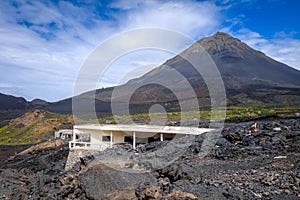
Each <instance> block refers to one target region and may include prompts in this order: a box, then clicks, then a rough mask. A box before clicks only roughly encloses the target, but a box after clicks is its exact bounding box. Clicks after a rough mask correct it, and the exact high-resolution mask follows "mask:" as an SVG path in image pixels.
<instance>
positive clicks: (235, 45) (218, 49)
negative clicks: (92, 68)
mask: <svg viewBox="0 0 300 200" xmlns="http://www.w3.org/2000/svg"><path fill="white" fill-rule="evenodd" d="M199 44H200V45H201V46H202V47H203V48H204V49H205V50H206V51H207V53H208V54H209V55H210V56H211V58H212V59H213V61H214V62H215V64H216V66H217V68H218V70H219V71H220V74H221V77H222V79H223V81H224V86H225V88H226V93H227V97H228V103H229V104H240V105H243V104H269V105H270V106H271V105H276V106H278V105H279V106H280V105H294V104H297V102H298V104H299V102H300V98H299V97H300V71H298V70H296V69H294V68H291V67H289V66H287V65H285V64H283V63H280V62H278V61H276V60H274V59H272V58H270V57H268V56H266V55H265V54H263V53H262V52H260V51H256V50H254V49H252V48H251V47H249V46H248V45H247V44H245V43H243V42H241V41H240V40H239V39H237V38H233V37H232V36H230V35H228V34H226V33H221V32H218V33H216V34H214V35H213V36H211V37H207V38H203V39H201V40H199V41H198V42H197V43H196V44H194V45H192V46H191V47H189V48H188V49H186V50H185V51H183V52H182V53H181V54H179V55H177V56H175V57H174V58H171V59H169V60H168V61H166V62H165V63H164V64H163V65H162V66H160V67H158V68H156V69H154V70H152V71H150V72H148V73H146V74H145V75H143V76H142V77H140V78H137V79H133V80H131V81H129V82H128V83H126V84H125V85H122V86H119V88H120V89H119V90H120V91H128V90H130V89H131V88H133V87H134V86H136V85H142V86H143V87H141V88H139V89H137V91H136V92H135V93H134V94H133V95H132V98H131V103H134V104H139V103H142V102H143V103H149V104H152V103H154V102H168V101H171V102H173V101H176V98H174V95H172V94H171V93H170V92H168V91H167V90H166V88H165V87H161V86H158V85H155V84H146V83H150V82H152V83H164V84H166V85H171V86H172V85H176V90H177V91H179V92H180V93H181V94H182V95H180V96H183V97H184V98H186V97H188V96H189V95H188V94H191V91H189V90H190V88H188V87H186V85H185V84H184V82H185V81H188V82H189V84H190V85H191V86H192V88H193V90H194V92H195V93H196V95H197V96H198V98H199V103H200V105H203V106H208V104H210V100H209V93H208V90H207V87H206V84H205V82H204V81H203V78H202V77H201V75H200V74H199V73H198V72H197V71H196V70H195V69H194V67H193V66H192V65H191V64H190V63H189V62H188V61H186V60H185V59H183V57H184V55H189V56H191V57H192V56H193V54H195V56H198V55H197V54H196V53H194V52H197V51H199ZM199 65H201V61H199ZM172 69H175V70H176V71H177V72H178V73H179V74H180V75H182V76H183V77H182V78H181V79H180V78H178V77H176V78H175V76H172V75H171V72H172ZM208 70H209V69H208ZM122 95H125V96H126V93H124V94H122ZM122 95H119V96H116V97H115V98H117V99H118V100H119V101H122V100H124V99H126V98H125V97H124V96H122ZM96 98H97V99H99V100H103V101H105V100H106V99H109V98H108V97H107V94H106V95H104V93H102V92H101V91H98V92H97V93H96Z"/></svg>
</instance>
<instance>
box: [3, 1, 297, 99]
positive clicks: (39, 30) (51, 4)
mask: <svg viewBox="0 0 300 200" xmlns="http://www.w3.org/2000/svg"><path fill="white" fill-rule="evenodd" d="M299 9H300V1H297V0H289V1H284V0H214V1H196V0H184V1H183V0H182V1H180V0H179V1H159V0H149V1H142V0H128V1H127V0H116V1H94V0H87V1H84V0H77V1H75V0H73V1H58V0H53V1H27V0H16V1H13V0H11V1H9V0H8V1H1V2H0V42H1V45H0V52H1V53H0V70H1V73H0V92H1V93H6V94H12V95H15V96H23V97H25V98H26V99H28V100H32V99H34V98H41V99H45V100H48V101H57V100H61V99H63V98H67V97H70V96H72V94H73V88H74V83H75V80H76V77H77V75H78V73H79V70H80V67H81V65H82V63H83V62H84V61H85V59H86V58H87V57H88V55H89V54H90V53H91V51H92V50H93V49H95V48H96V47H97V46H98V45H99V44H101V42H103V41H104V40H105V39H107V38H109V37H111V36H113V35H115V34H118V33H120V32H123V31H128V30H132V29H136V28H145V27H156V28H166V29H171V30H175V31H178V32H180V33H183V34H185V35H187V36H189V37H191V38H193V39H194V40H198V39H200V38H202V37H205V36H209V35H212V34H214V33H215V32H217V31H223V32H226V33H229V34H231V35H233V36H234V37H238V38H239V39H241V40H242V41H244V42H246V43H247V44H248V45H250V46H251V47H253V48H255V49H258V50H260V51H263V52H264V53H266V54H267V55H269V56H271V57H272V58H274V59H276V60H279V61H281V62H283V63H286V64H288V65H290V66H292V67H294V68H296V69H300V56H299V55H300V23H299V20H298V19H300V14H299V13H300V12H299ZM145 55H147V56H145ZM172 56H173V55H172V54H170V53H167V52H160V53H158V52H155V51H150V50H147V51H145V52H136V53H135V54H133V55H129V56H128V57H122V58H120V59H118V60H116V61H115V63H114V64H113V65H112V67H111V68H109V70H108V71H107V73H106V75H105V76H103V77H102V80H101V82H100V83H99V87H108V86H112V85H115V84H116V83H118V82H119V81H120V80H121V79H124V77H123V76H124V74H125V77H126V78H125V80H128V79H129V78H132V77H137V76H139V75H141V74H142V73H144V72H145V70H146V69H147V70H150V69H151V68H153V67H155V66H157V65H159V64H161V63H162V62H163V61H165V60H166V59H167V58H170V57H172ZM141 65H142V66H148V67H142V68H141V67H139V66H141ZM141 69H142V70H141ZM129 71H130V72H131V74H130V75H128V74H127V75H126V73H128V72H129ZM92 89H93V88H92Z"/></svg>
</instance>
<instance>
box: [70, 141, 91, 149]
mask: <svg viewBox="0 0 300 200" xmlns="http://www.w3.org/2000/svg"><path fill="white" fill-rule="evenodd" d="M90 146H91V143H90V142H78V141H73V140H72V141H70V142H69V148H70V149H71V148H75V147H84V148H87V147H90Z"/></svg>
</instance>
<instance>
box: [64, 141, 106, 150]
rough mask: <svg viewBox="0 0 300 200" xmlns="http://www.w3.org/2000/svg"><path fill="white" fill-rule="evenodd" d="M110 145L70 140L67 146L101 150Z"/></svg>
mask: <svg viewBox="0 0 300 200" xmlns="http://www.w3.org/2000/svg"><path fill="white" fill-rule="evenodd" d="M109 146H110V145H108V144H104V143H96V144H91V143H90V142H79V141H73V140H72V141H70V142H69V148H70V149H72V148H76V147H78V148H84V149H88V148H89V149H97V150H99V151H103V150H104V149H106V148H108V147H109Z"/></svg>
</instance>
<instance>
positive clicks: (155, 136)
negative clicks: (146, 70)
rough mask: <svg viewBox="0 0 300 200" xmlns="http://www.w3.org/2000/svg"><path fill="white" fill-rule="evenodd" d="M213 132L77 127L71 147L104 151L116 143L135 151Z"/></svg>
mask: <svg viewBox="0 0 300 200" xmlns="http://www.w3.org/2000/svg"><path fill="white" fill-rule="evenodd" d="M212 130H213V129H209V128H196V127H182V126H154V125H113V124H105V125H99V124H85V125H75V126H74V129H73V137H72V138H73V140H72V141H70V142H69V147H70V148H78V147H79V148H80V147H81V148H93V149H99V150H104V149H106V148H107V147H111V146H112V145H113V144H116V143H124V142H130V143H132V146H133V148H134V149H135V147H136V145H137V144H139V143H147V142H151V141H155V140H160V141H163V140H171V139H173V138H177V137H182V136H184V135H199V134H202V133H205V132H209V131H212ZM76 135H77V138H76ZM78 136H79V137H78Z"/></svg>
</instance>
